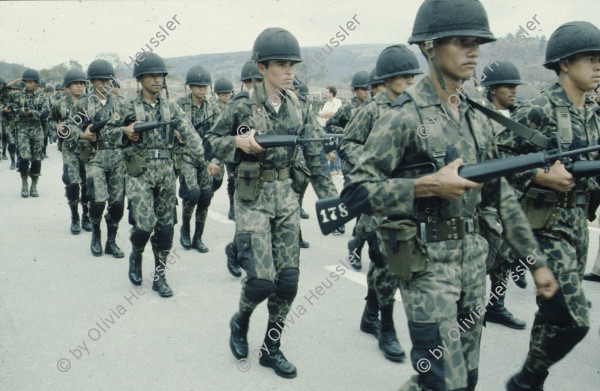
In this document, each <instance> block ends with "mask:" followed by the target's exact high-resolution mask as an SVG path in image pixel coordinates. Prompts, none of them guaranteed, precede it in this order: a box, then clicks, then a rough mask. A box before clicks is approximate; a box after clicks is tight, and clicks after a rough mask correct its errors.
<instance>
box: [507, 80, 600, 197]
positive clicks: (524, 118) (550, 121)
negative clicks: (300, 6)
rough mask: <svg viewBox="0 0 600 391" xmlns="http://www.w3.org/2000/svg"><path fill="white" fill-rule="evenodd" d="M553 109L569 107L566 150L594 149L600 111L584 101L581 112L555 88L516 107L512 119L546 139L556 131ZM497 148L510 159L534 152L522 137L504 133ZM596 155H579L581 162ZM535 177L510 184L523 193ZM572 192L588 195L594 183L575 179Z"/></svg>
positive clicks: (515, 177) (531, 173) (516, 179)
mask: <svg viewBox="0 0 600 391" xmlns="http://www.w3.org/2000/svg"><path fill="white" fill-rule="evenodd" d="M556 106H566V107H568V110H569V114H570V117H571V132H572V135H573V140H572V142H571V145H570V147H569V149H576V148H584V147H587V146H592V145H597V144H598V138H599V132H600V108H599V107H598V105H597V104H596V103H595V102H594V100H593V99H591V98H589V97H586V101H585V107H584V109H578V108H577V107H576V106H575V105H574V104H573V103H572V102H571V101H570V100H569V98H568V97H567V93H566V92H565V90H564V89H563V88H562V87H561V86H560V85H559V84H558V83H556V84H554V85H552V86H551V87H550V88H548V89H547V90H545V91H543V92H542V94H541V95H540V96H539V97H537V98H535V99H533V100H531V101H530V102H527V103H524V104H522V105H521V106H519V107H517V109H516V110H515V113H514V115H513V119H514V120H515V121H517V122H520V123H522V124H523V125H525V126H528V127H530V128H531V129H537V130H539V131H540V132H542V133H543V134H544V135H546V136H547V137H550V136H551V135H552V133H553V132H558V131H557V121H556V113H555V107H556ZM498 146H499V148H500V150H501V151H503V152H506V153H507V154H510V155H520V154H524V153H530V152H537V151H538V150H539V148H537V147H533V146H532V145H530V144H529V143H527V142H526V141H525V140H524V139H523V138H522V137H520V136H518V135H516V134H514V133H513V132H510V131H504V132H502V133H501V134H500V135H499V136H498ZM598 156H599V154H598V152H594V153H591V154H586V155H581V156H580V158H581V159H582V160H598ZM536 174H537V169H533V170H530V171H526V172H523V173H520V174H516V175H513V176H511V177H509V178H508V179H509V181H510V182H511V184H512V185H513V186H514V187H515V188H516V189H517V190H518V191H519V193H524V192H525V191H527V189H528V188H529V187H530V186H531V184H532V181H533V179H534V178H535V176H536ZM575 188H576V189H578V190H583V191H591V190H595V189H596V188H597V184H596V181H595V180H593V179H591V178H577V179H575Z"/></svg>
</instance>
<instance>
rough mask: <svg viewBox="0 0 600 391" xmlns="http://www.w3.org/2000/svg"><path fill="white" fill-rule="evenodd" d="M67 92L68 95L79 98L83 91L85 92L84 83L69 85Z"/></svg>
mask: <svg viewBox="0 0 600 391" xmlns="http://www.w3.org/2000/svg"><path fill="white" fill-rule="evenodd" d="M67 91H69V94H71V95H73V96H75V97H79V96H81V94H83V91H85V83H84V82H82V81H76V82H73V83H71V84H69V86H68V87H67Z"/></svg>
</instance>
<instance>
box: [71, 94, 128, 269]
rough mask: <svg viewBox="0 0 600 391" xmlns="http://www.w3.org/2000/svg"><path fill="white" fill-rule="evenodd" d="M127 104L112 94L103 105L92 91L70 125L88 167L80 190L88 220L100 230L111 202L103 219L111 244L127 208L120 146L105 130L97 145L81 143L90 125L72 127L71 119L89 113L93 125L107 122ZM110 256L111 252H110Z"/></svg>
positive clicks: (75, 110) (80, 103)
mask: <svg viewBox="0 0 600 391" xmlns="http://www.w3.org/2000/svg"><path fill="white" fill-rule="evenodd" d="M124 103H125V102H124V99H123V98H122V97H120V96H118V95H113V94H109V95H108V99H106V103H105V104H104V105H103V104H102V103H100V102H99V99H98V97H97V95H96V94H95V93H94V89H93V87H92V90H91V91H90V92H89V93H88V94H83V95H82V96H80V97H79V99H78V100H77V102H75V105H74V106H73V108H72V109H71V118H70V119H69V120H68V121H67V124H68V125H69V127H70V129H71V130H72V132H73V138H74V139H76V140H79V145H80V149H81V155H80V161H82V162H83V163H84V165H85V167H84V173H85V174H86V178H85V186H82V189H81V191H82V200H83V194H84V193H85V196H86V199H87V200H89V218H90V220H91V222H92V225H94V226H98V225H99V224H100V223H101V222H102V213H103V212H104V208H105V207H106V205H105V204H106V203H107V202H108V207H107V212H106V214H105V215H104V219H105V220H106V227H107V232H108V238H109V241H110V242H111V243H112V242H114V237H115V236H116V233H117V229H118V227H119V222H120V221H121V219H122V218H123V212H124V207H125V204H124V202H125V162H124V161H123V157H122V155H121V150H120V148H119V147H118V145H119V144H118V143H114V142H109V141H107V138H106V135H105V134H103V133H102V130H101V131H100V132H97V133H96V142H94V143H91V142H89V141H88V140H80V139H79V136H80V134H81V133H83V132H85V128H86V127H87V125H86V126H77V124H74V123H73V119H72V118H73V117H74V116H75V115H76V114H77V113H86V114H87V116H89V118H90V120H92V122H97V121H103V120H107V119H110V118H111V117H112V116H113V113H116V112H119V110H120V108H121V106H123V104H124ZM82 123H83V122H82ZM87 124H89V122H87ZM63 153H64V147H63ZM84 213H85V210H84ZM107 248H108V245H107ZM107 253H111V252H110V251H107ZM118 253H119V254H118V255H120V256H119V258H121V257H122V256H123V255H122V253H121V252H120V250H119V251H118ZM114 255H115V254H113V256H114Z"/></svg>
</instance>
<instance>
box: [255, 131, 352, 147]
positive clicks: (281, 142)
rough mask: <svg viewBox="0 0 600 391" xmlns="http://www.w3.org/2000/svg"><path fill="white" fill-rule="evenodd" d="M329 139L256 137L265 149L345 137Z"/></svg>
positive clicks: (287, 136) (281, 136)
mask: <svg viewBox="0 0 600 391" xmlns="http://www.w3.org/2000/svg"><path fill="white" fill-rule="evenodd" d="M325 135H327V136H329V137H317V138H304V137H300V136H294V135H280V134H265V135H258V136H254V139H255V140H256V142H257V143H258V144H259V145H260V146H261V147H263V148H274V147H293V146H295V145H298V144H301V145H302V144H306V143H319V142H327V141H331V140H333V139H334V138H339V137H343V135H337V134H328V133H326V134H325Z"/></svg>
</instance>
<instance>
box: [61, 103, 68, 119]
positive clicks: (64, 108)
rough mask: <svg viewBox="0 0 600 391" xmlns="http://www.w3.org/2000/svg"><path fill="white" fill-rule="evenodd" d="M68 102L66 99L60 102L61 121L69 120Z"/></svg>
mask: <svg viewBox="0 0 600 391" xmlns="http://www.w3.org/2000/svg"><path fill="white" fill-rule="evenodd" d="M67 114H68V113H67V100H66V99H61V100H60V119H61V121H62V120H64V119H65V118H67Z"/></svg>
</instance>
